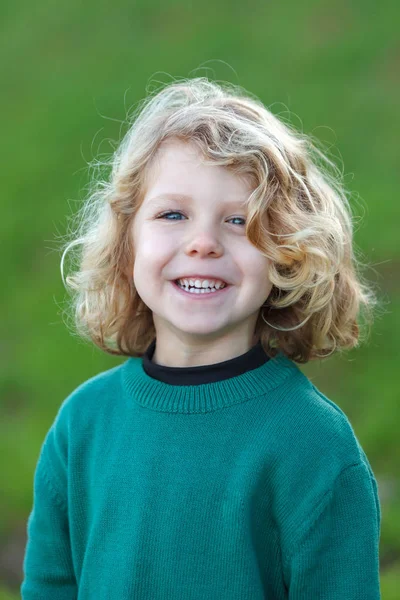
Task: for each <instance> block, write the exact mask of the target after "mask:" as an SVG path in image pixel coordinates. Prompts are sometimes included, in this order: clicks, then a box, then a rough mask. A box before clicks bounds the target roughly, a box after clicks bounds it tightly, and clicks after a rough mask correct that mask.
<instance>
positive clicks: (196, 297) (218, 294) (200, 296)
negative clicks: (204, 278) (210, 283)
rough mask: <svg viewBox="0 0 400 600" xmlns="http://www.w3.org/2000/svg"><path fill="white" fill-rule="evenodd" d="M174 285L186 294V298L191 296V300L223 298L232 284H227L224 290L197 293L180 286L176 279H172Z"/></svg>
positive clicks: (178, 290) (181, 292)
mask: <svg viewBox="0 0 400 600" xmlns="http://www.w3.org/2000/svg"><path fill="white" fill-rule="evenodd" d="M171 283H172V285H173V286H174V288H175V289H176V291H177V292H179V293H180V294H182V295H183V296H185V297H186V298H190V299H191V300H210V299H211V298H222V297H223V296H224V293H225V292H226V291H227V290H228V289H230V288H231V287H232V286H230V285H229V284H227V285H226V286H225V287H224V288H222V290H217V291H216V292H207V293H206V294H196V293H194V292H187V291H186V290H184V289H182V288H180V287H179V285H178V284H177V283H175V281H171Z"/></svg>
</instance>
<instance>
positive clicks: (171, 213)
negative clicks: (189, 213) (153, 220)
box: [158, 210, 183, 221]
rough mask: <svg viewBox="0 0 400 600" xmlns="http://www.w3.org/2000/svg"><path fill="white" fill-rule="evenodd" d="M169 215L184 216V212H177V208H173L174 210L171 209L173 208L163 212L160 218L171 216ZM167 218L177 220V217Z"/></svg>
mask: <svg viewBox="0 0 400 600" xmlns="http://www.w3.org/2000/svg"><path fill="white" fill-rule="evenodd" d="M169 215H180V216H181V217H183V214H182V213H180V212H177V211H175V210H173V211H171V210H170V211H169V212H165V213H163V214H162V215H160V216H159V217H158V218H159V219H165V217H169ZM167 220H168V221H176V219H167ZM178 220H180V219H178Z"/></svg>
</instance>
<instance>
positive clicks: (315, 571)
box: [285, 463, 381, 600]
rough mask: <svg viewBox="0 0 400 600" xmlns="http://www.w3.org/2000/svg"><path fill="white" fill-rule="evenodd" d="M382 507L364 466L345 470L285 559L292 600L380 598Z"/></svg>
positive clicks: (376, 489) (374, 483)
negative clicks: (311, 599) (310, 599)
mask: <svg viewBox="0 0 400 600" xmlns="http://www.w3.org/2000/svg"><path fill="white" fill-rule="evenodd" d="M380 518H381V512H380V506H379V498H378V488H377V484H376V480H375V478H374V476H373V474H372V472H371V471H370V470H369V469H368V467H367V465H365V464H364V463H360V464H356V465H352V466H350V467H347V468H345V469H344V470H343V471H341V473H340V474H339V476H338V477H337V479H336V480H335V483H334V486H333V488H332V489H331V490H330V491H329V492H328V493H327V494H326V496H325V497H324V498H323V500H322V501H321V502H320V503H319V505H318V507H317V509H316V512H315V514H314V515H313V517H312V520H311V526H310V527H308V529H307V531H306V532H305V533H304V534H303V535H302V537H301V538H300V540H299V541H298V542H297V544H296V547H295V548H294V549H293V550H292V552H291V554H290V556H289V557H288V558H287V560H286V561H285V573H286V579H287V582H286V583H287V587H288V594H289V595H288V598H289V599H290V600H308V599H309V598H313V600H338V598H340V599H341V600H379V599H380V597H381V596H380V583H379V539H380Z"/></svg>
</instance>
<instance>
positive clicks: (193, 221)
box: [132, 139, 272, 366]
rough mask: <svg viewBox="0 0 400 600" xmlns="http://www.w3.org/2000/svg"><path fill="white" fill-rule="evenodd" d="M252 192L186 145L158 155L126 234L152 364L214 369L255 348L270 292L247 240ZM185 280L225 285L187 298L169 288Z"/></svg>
mask: <svg viewBox="0 0 400 600" xmlns="http://www.w3.org/2000/svg"><path fill="white" fill-rule="evenodd" d="M251 192H252V188H251V186H250V184H249V182H248V181H246V180H244V179H243V178H240V177H239V176H238V175H236V174H235V173H233V172H232V171H231V170H229V169H227V168H226V167H221V166H217V165H211V164H206V163H204V161H203V159H202V156H201V154H200V152H199V150H198V149H197V147H196V146H194V145H193V144H191V143H185V142H182V141H179V140H172V139H170V140H167V142H164V143H163V144H162V146H161V148H160V149H159V151H158V153H157V158H156V160H155V161H154V163H153V164H152V165H151V168H150V170H149V173H148V185H147V188H146V191H145V195H144V198H143V202H142V204H141V206H140V208H139V210H138V212H137V214H136V216H135V220H134V223H133V228H132V235H133V245H134V249H135V263H134V272H133V278H134V284H135V287H136V290H137V292H138V294H139V296H140V297H141V299H142V300H143V302H144V303H145V304H146V305H147V306H148V307H149V308H150V309H151V311H152V313H153V320H154V326H155V330H156V340H157V343H156V350H155V354H154V357H153V360H154V361H155V362H157V363H159V364H163V365H167V366H196V365H204V364H213V363H216V362H222V361H224V360H229V359H230V358H234V357H236V356H240V355H241V354H244V353H245V352H247V350H249V349H250V348H251V347H252V345H253V344H254V343H255V340H254V328H255V324H256V321H257V316H258V313H259V309H260V306H261V305H262V304H263V303H264V302H265V300H266V299H267V297H268V295H269V293H270V291H271V288H272V284H271V283H270V282H269V280H268V263H269V261H268V259H267V258H266V257H265V256H264V255H262V254H261V252H260V251H259V250H258V249H257V248H256V247H255V246H254V245H253V244H252V243H251V242H250V241H249V240H248V239H247V237H246V234H245V221H246V207H245V205H244V204H243V203H244V202H245V201H246V200H247V198H248V197H249V195H250V194H251ZM167 212H169V213H170V214H169V215H167V214H166V213H167ZM188 275H203V276H205V275H212V276H214V278H215V279H222V280H223V281H225V282H227V283H228V284H229V285H228V286H227V287H226V288H225V289H224V290H223V291H217V292H213V293H209V294H201V295H198V294H191V293H189V292H185V291H182V290H181V289H179V287H177V285H176V283H175V281H176V280H177V279H178V278H182V277H185V276H188ZM205 278H206V277H204V279H205ZM195 279H200V278H199V277H195Z"/></svg>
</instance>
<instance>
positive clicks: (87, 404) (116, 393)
mask: <svg viewBox="0 0 400 600" xmlns="http://www.w3.org/2000/svg"><path fill="white" fill-rule="evenodd" d="M124 364H125V363H124V362H123V363H122V364H120V365H117V366H116V367H113V368H111V369H107V370H106V371H102V372H100V373H98V374H96V375H94V376H93V377H90V378H89V379H87V380H85V381H83V382H82V383H81V384H79V385H78V386H77V387H76V388H75V389H73V390H72V391H71V392H70V394H69V395H68V396H67V397H66V398H65V399H64V400H63V401H62V402H61V404H60V407H59V409H58V412H57V415H56V418H55V420H54V423H53V425H52V427H53V428H55V429H62V430H64V431H65V432H67V433H68V437H69V436H70V435H72V434H73V435H74V436H75V435H76V433H77V431H78V429H79V430H80V431H81V432H82V430H83V433H84V432H85V430H88V429H90V428H93V427H94V425H95V423H99V422H100V421H101V420H107V419H111V417H112V415H113V414H114V415H115V413H116V412H117V411H120V410H121V407H122V403H123V394H122V383H121V374H122V369H123V365H124Z"/></svg>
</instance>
